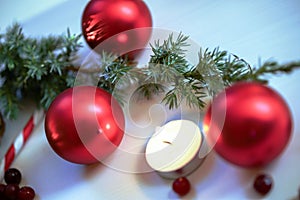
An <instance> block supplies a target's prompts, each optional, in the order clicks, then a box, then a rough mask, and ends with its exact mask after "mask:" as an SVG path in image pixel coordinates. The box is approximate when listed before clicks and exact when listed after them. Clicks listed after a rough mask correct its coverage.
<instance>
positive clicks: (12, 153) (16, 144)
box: [0, 110, 44, 182]
mask: <svg viewBox="0 0 300 200" xmlns="http://www.w3.org/2000/svg"><path fill="white" fill-rule="evenodd" d="M43 116H44V110H36V111H35V112H34V113H33V114H32V115H31V116H30V118H29V120H28V121H27V123H26V125H25V126H24V128H23V130H22V131H21V132H20V134H19V135H18V136H17V137H16V138H15V140H14V141H13V143H12V144H11V146H10V147H9V149H8V150H7V152H6V154H5V156H4V158H3V159H2V160H1V162H0V182H1V180H2V179H3V175H4V172H5V171H6V170H7V169H8V168H9V167H10V165H11V164H12V162H13V161H14V160H15V158H16V156H17V155H18V154H19V153H20V151H21V149H22V147H23V146H24V145H25V143H26V142H27V140H28V138H29V136H30V135H31V133H32V132H33V130H34V128H35V126H36V125H38V123H39V122H40V120H41V119H42V118H43Z"/></svg>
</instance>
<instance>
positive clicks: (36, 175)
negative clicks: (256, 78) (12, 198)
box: [0, 0, 300, 200]
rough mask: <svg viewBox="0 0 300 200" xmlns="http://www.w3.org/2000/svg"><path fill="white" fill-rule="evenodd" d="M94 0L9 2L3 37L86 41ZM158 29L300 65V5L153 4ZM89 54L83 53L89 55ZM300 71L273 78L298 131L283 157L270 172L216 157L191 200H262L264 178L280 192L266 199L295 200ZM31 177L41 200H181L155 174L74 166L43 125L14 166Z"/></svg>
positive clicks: (1, 148)
mask: <svg viewBox="0 0 300 200" xmlns="http://www.w3.org/2000/svg"><path fill="white" fill-rule="evenodd" d="M87 2H88V1H87V0H76V1H74V0H51V1H47V0H39V1H38V0H26V1H25V0H24V1H17V0H1V1H0V31H1V32H3V31H4V30H5V28H6V27H7V26H8V25H10V24H11V23H12V22H13V21H17V22H20V23H21V24H22V26H23V28H24V32H25V33H26V34H27V35H31V36H41V35H48V34H61V33H62V32H66V29H67V27H69V28H70V29H71V31H72V32H73V33H80V32H81V27H80V22H81V14H82V12H83V9H84V7H85V5H86V4H87ZM145 2H146V3H147V5H148V6H149V8H150V10H151V13H152V17H153V23H154V24H153V26H154V27H159V28H167V29H171V30H174V31H176V32H179V31H182V32H183V33H184V34H186V35H189V36H190V37H191V38H192V39H193V40H194V41H196V42H197V43H199V44H200V45H201V46H202V47H204V48H206V47H209V48H210V49H212V48H214V47H217V46H219V47H220V49H224V50H228V51H230V52H232V53H234V54H236V55H239V56H240V57H241V58H244V59H245V60H247V61H248V62H249V63H251V64H254V65H256V64H257V62H258V58H259V57H260V58H261V59H262V60H267V59H270V58H273V59H275V60H278V61H280V62H281V63H284V62H289V61H292V60H299V59H300V12H299V10H300V1H299V0H281V1H276V0H262V1H258V0H257V1H253V0H243V1H238V0H228V1H225V0H215V1H211V0H190V1H186V2H183V1H178V0H163V1H155V0H147V1H145ZM87 49H88V48H87V47H86V48H84V49H83V50H82V52H83V53H82V54H84V51H86V50H87ZM299 76H300V70H297V71H295V72H294V73H293V74H291V75H283V76H278V77H273V78H272V79H271V82H270V86H271V87H273V88H274V89H275V90H277V91H278V92H279V93H280V94H281V95H282V96H283V98H284V99H285V100H286V101H287V103H288V105H289V106H290V109H291V111H292V115H293V120H294V131H293V136H292V138H291V141H290V143H289V145H288V147H287V148H286V150H285V151H284V153H283V154H282V156H281V157H280V158H279V159H278V160H277V161H276V162H275V163H273V164H272V165H271V166H269V167H266V168H264V169H257V170H249V169H248V170H247V169H241V168H238V167H236V166H233V165H231V164H229V163H227V162H225V161H224V160H222V159H221V158H219V157H218V156H217V155H216V154H214V153H212V154H210V155H209V156H208V158H207V160H206V161H205V163H204V164H203V165H202V166H201V167H200V168H199V169H198V170H197V171H196V172H195V173H193V174H192V175H190V176H189V177H188V178H189V180H190V181H191V183H192V186H193V188H192V191H191V192H190V193H189V194H188V195H187V196H185V198H187V199H257V198H260V196H259V195H257V194H255V192H253V190H252V179H253V177H254V176H255V175H256V174H257V173H258V172H261V171H264V172H267V173H269V174H271V175H272V176H273V178H274V182H275V184H274V187H273V189H272V191H271V192H270V194H269V195H268V196H266V197H265V198H266V199H294V198H295V197H296V195H297V191H298V188H299V186H300V171H299V169H300V156H299V155H300V127H299V122H300V109H299V100H300V93H299V89H300V86H299V85H300V84H299V83H300V80H299ZM24 105H26V106H25V107H26V108H24V109H23V110H22V112H21V114H20V116H19V117H18V119H17V120H16V121H8V122H7V130H6V133H5V137H4V139H3V141H2V143H1V144H0V156H1V157H2V156H3V154H4V152H5V150H6V149H7V147H8V145H9V143H10V141H11V140H12V139H13V138H14V137H15V136H16V134H17V133H18V132H20V130H21V128H22V127H23V126H24V124H25V123H26V121H27V119H28V117H29V115H30V114H31V113H32V111H33V109H34V106H33V105H32V104H30V103H27V102H24ZM13 167H17V168H19V169H21V170H22V172H23V177H24V178H23V182H22V183H21V184H22V185H25V184H28V185H31V186H32V187H33V188H35V190H36V192H37V195H38V196H37V198H36V199H43V200H52V199H55V200H58V199H62V200H67V199H72V200H74V199H78V200H79V199H89V200H93V199H176V198H178V197H177V196H176V195H175V194H174V193H173V192H172V190H171V181H169V180H165V179H162V178H160V177H159V176H158V175H157V174H155V173H147V174H130V173H123V172H119V171H117V170H113V169H110V168H109V167H106V166H104V165H101V164H99V165H92V166H81V165H75V164H71V163H68V162H66V161H64V160H62V159H61V158H59V157H58V156H57V155H56V154H54V152H53V151H52V150H51V149H50V147H49V145H48V143H47V141H46V137H45V134H44V129H43V123H41V125H40V126H38V127H37V128H36V129H35V131H34V133H33V135H32V137H31V138H30V140H29V141H28V143H27V144H26V146H25V148H24V149H23V151H22V152H21V153H20V154H19V156H18V158H17V159H16V160H15V162H14V163H13Z"/></svg>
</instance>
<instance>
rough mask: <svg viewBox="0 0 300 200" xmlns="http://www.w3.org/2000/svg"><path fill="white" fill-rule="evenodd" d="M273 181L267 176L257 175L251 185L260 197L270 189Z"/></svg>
mask: <svg viewBox="0 0 300 200" xmlns="http://www.w3.org/2000/svg"><path fill="white" fill-rule="evenodd" d="M272 185H273V179H272V177H271V176H269V175H267V174H261V175H258V176H257V177H256V178H255V181H254V183H253V187H254V189H255V190H256V191H257V192H258V193H260V194H261V195H266V194H267V193H268V192H269V191H270V190H271V188H272Z"/></svg>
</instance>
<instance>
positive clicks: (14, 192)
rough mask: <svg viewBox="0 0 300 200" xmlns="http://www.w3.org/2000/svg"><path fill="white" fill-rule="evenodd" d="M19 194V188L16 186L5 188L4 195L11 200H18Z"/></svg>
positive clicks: (10, 185)
mask: <svg viewBox="0 0 300 200" xmlns="http://www.w3.org/2000/svg"><path fill="white" fill-rule="evenodd" d="M18 193H19V186H18V185H16V184H8V185H6V187H5V190H4V195H5V197H6V198H7V199H9V200H16V199H17V197H18Z"/></svg>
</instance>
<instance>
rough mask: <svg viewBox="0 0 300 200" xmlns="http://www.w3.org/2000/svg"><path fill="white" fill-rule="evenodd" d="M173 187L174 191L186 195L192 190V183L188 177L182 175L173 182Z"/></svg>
mask: <svg viewBox="0 0 300 200" xmlns="http://www.w3.org/2000/svg"><path fill="white" fill-rule="evenodd" d="M172 187H173V190H174V192H176V193H177V194H178V195H180V196H184V195H186V194H187V193H188V192H189V191H190V189H191V184H190V182H189V180H188V179H187V178H185V177H180V178H177V179H176V180H175V181H174V182H173V185H172Z"/></svg>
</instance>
